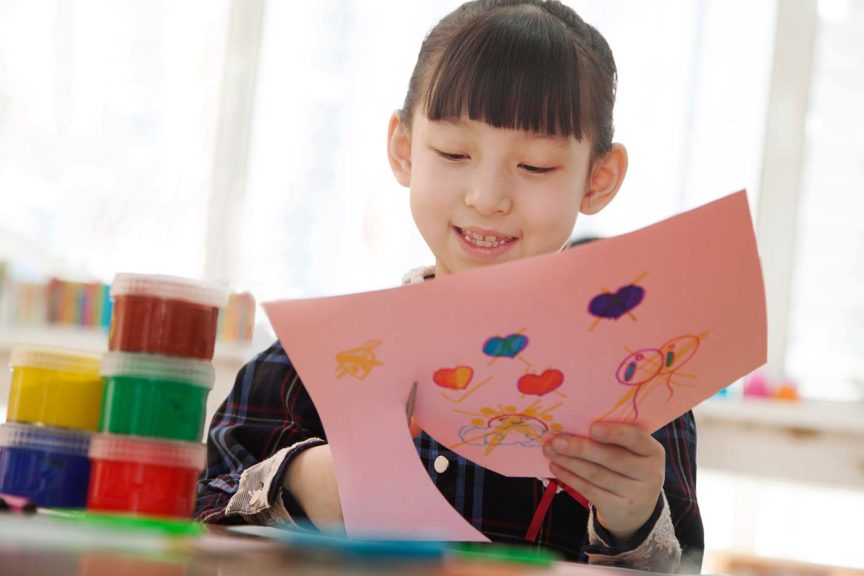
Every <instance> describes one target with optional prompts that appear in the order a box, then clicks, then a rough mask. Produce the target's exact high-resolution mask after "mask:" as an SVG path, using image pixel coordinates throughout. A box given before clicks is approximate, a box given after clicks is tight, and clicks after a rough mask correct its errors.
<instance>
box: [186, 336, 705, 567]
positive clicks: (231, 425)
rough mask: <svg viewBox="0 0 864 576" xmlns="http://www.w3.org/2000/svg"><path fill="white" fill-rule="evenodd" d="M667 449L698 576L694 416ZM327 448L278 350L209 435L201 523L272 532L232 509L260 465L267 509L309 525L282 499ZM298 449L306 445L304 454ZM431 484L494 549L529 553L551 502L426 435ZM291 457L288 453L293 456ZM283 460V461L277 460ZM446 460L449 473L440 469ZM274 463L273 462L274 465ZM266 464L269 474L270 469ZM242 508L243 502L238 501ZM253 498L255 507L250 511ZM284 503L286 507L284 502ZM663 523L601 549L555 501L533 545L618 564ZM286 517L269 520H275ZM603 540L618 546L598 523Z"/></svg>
mask: <svg viewBox="0 0 864 576" xmlns="http://www.w3.org/2000/svg"><path fill="white" fill-rule="evenodd" d="M654 438H656V439H657V440H658V441H659V442H660V443H661V444H662V445H663V447H664V448H665V449H666V479H665V484H664V488H663V491H664V494H665V496H666V501H667V502H668V507H669V512H670V514H671V519H672V524H673V526H674V531H675V537H676V538H677V540H678V543H679V544H680V546H681V549H682V564H681V568H680V569H681V570H682V571H687V572H699V569H700V567H701V563H702V549H703V547H704V537H703V528H702V518H701V516H700V513H699V505H698V503H697V501H696V425H695V422H694V419H693V414H692V413H691V412H688V413H686V414H684V415H683V416H681V417H679V418H678V419H677V420H674V421H673V422H671V423H670V424H668V425H666V426H664V427H663V428H661V429H660V430H658V431H657V432H656V433H655V434H654ZM324 442H326V433H325V431H324V428H323V426H322V424H321V420H320V418H319V417H318V412H317V411H316V409H315V406H314V405H313V403H312V400H311V399H310V397H309V394H308V392H307V391H306V389H305V387H304V386H303V384H302V383H301V382H300V379H299V377H298V375H297V372H296V371H295V369H294V366H293V365H292V364H291V361H290V360H289V359H288V356H287V355H286V354H285V351H284V350H283V348H282V345H281V344H280V343H279V342H276V343H275V344H273V345H272V346H271V347H270V348H268V349H267V350H266V351H264V352H263V353H261V354H259V355H258V356H256V357H255V358H254V359H252V361H250V362H249V363H248V364H246V366H244V367H243V368H242V369H241V370H240V372H239V374H238V375H237V380H236V383H235V385H234V388H233V389H232V390H231V392H230V394H229V395H228V397H227V398H226V399H225V401H224V403H223V404H222V405H221V407H220V408H219V410H218V411H217V412H216V414H215V415H214V417H213V420H212V422H211V424H210V430H209V433H208V435H207V467H206V468H205V470H204V472H203V473H202V475H201V478H200V479H199V482H198V487H197V502H196V510H195V516H196V518H197V519H199V520H202V521H205V522H215V523H222V524H242V523H249V522H259V521H260V522H266V521H268V520H266V519H262V517H260V516H259V517H257V519H256V516H254V515H247V514H243V513H242V510H241V513H239V514H238V513H234V512H236V510H234V511H233V512H232V511H230V510H229V502H230V501H231V500H232V498H234V496H235V495H237V494H238V491H240V490H242V489H243V488H242V486H241V477H242V475H243V472H244V471H246V470H249V469H251V468H253V467H256V465H257V466H258V467H259V468H260V467H262V466H263V467H265V468H266V474H267V475H269V476H270V477H272V478H273V479H274V480H273V481H272V482H270V483H269V484H266V483H265V482H258V481H257V479H256V482H255V484H256V486H267V488H266V494H262V495H254V497H253V498H251V499H252V500H253V501H255V500H258V501H266V502H267V503H268V505H272V504H278V506H277V507H278V508H279V509H280V510H283V511H284V512H286V513H287V517H286V518H285V519H287V518H288V517H290V518H293V519H296V518H303V517H304V514H303V510H302V509H301V507H300V506H299V505H298V503H297V502H296V501H295V500H294V499H293V497H292V496H291V494H289V493H288V492H287V491H285V490H283V489H282V481H281V479H282V475H283V472H284V470H285V467H286V466H287V465H288V463H289V462H290V461H291V460H292V458H293V457H294V456H296V454H297V453H299V451H300V450H301V449H305V448H308V447H310V446H314V445H317V444H322V443H324ZM298 443H301V444H299V445H298ZM415 443H416V446H417V452H418V454H419V456H420V459H421V461H422V462H423V464H424V466H425V467H426V469H427V470H428V472H429V476H430V477H431V478H432V480H433V482H434V483H435V484H436V486H437V487H438V488H439V490H440V491H441V493H442V494H443V495H444V496H445V497H446V498H447V500H448V501H449V502H450V503H451V504H452V506H453V507H454V508H455V509H456V510H457V511H458V512H459V513H460V514H461V515H462V516H463V517H464V518H465V519H466V520H467V521H468V522H470V523H471V524H472V525H474V526H475V527H476V528H477V529H479V530H480V531H482V532H483V533H484V534H486V535H487V536H488V537H489V538H490V539H491V540H493V541H498V542H508V543H522V544H525V543H526V539H525V533H526V531H527V529H528V526H529V524H530V523H531V520H532V518H533V516H534V513H535V511H536V509H537V506H538V504H539V502H540V499H541V497H542V496H543V493H544V484H543V483H542V482H541V481H540V480H538V479H534V478H508V477H505V476H501V475H499V474H496V473H494V472H492V471H490V470H486V469H484V468H482V467H481V466H478V465H476V464H473V463H472V462H470V461H468V460H465V459H464V458H462V457H460V456H458V455H457V454H455V453H454V452H452V451H450V450H448V449H447V448H445V447H444V446H442V445H440V444H438V443H437V442H436V441H435V440H433V439H432V438H431V437H429V436H428V435H426V434H421V435H420V436H419V437H417V438H416V440H415ZM286 449H287V450H286ZM280 450H282V451H283V452H282V453H280V454H278V455H277V454H276V453H277V452H280ZM440 456H443V457H444V458H446V469H445V470H443V471H442V472H439V471H436V466H435V462H436V460H438V461H439V468H442V467H444V466H441V464H440V463H441V462H442V461H441V460H440V459H439V457H440ZM268 459H269V462H267V461H268ZM265 462H267V464H266V465H265V464H262V463H265ZM235 500H236V499H235ZM248 500H249V498H247V499H246V501H248ZM277 501H278V502H277ZM661 503H662V502H661V501H658V506H657V509H656V510H655V513H654V515H653V516H652V517H651V518H650V519H649V520H648V522H647V523H646V524H645V526H644V527H643V528H642V530H640V531H639V532H637V534H636V535H634V536H633V538H631V540H630V541H629V542H626V543H621V544H618V545H607V546H600V547H598V546H596V545H589V543H588V536H587V532H588V522H589V514H588V511H587V510H586V509H585V508H584V507H583V506H582V505H580V504H579V503H578V502H577V501H576V500H574V499H573V498H572V497H570V496H569V495H568V494H566V493H565V492H559V493H558V494H556V495H555V496H554V499H553V501H552V504H551V506H550V507H549V509H548V512H547V513H546V514H545V517H544V518H543V521H542V525H541V526H540V530H539V533H538V534H537V537H536V540H535V542H534V544H533V545H537V546H543V547H546V548H550V549H553V550H556V551H558V552H560V553H562V554H564V556H565V557H566V558H568V559H570V560H577V561H583V562H584V561H586V560H587V559H588V555H589V554H592V553H594V554H603V555H607V556H615V555H616V554H619V553H622V552H626V551H627V550H631V549H633V548H635V547H637V546H639V545H640V543H642V542H643V541H644V540H645V539H646V536H647V535H648V534H649V533H650V531H651V530H652V529H653V527H654V524H655V522H656V521H657V518H658V517H659V515H660V510H661ZM274 518H275V519H276V520H278V519H279V518H278V517H274V516H270V519H271V520H272V519H274ZM593 527H594V530H595V531H596V532H597V533H598V534H599V535H601V536H603V535H606V536H607V537H605V538H604V540H605V541H606V542H612V539H611V538H609V537H608V535H607V534H606V532H605V530H604V529H603V527H602V526H601V525H599V523H597V522H596V520H595V521H594V523H593Z"/></svg>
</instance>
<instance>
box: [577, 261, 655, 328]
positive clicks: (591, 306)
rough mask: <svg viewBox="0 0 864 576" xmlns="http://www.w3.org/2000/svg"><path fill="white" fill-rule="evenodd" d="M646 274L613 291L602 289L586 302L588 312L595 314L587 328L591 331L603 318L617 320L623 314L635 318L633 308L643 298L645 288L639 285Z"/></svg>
mask: <svg viewBox="0 0 864 576" xmlns="http://www.w3.org/2000/svg"><path fill="white" fill-rule="evenodd" d="M647 275H648V273H647V272H645V273H644V274H642V275H641V276H639V277H637V278H636V279H635V280H633V281H632V282H631V283H630V284H627V285H626V286H621V287H620V288H618V290H616V291H615V292H614V293H612V292H611V291H609V290H607V289H606V288H604V289H603V291H602V293H601V294H598V295H597V296H595V297H594V298H592V299H591V302H589V303H588V313H589V314H591V315H592V316H595V317H596V318H597V319H596V320H595V321H594V323H593V324H591V326H590V327H589V328H588V331H589V332H592V331H593V330H594V329H595V328H596V327H597V325H598V324H600V322H602V321H603V320H616V321H617V320H618V319H619V318H621V317H622V316H624V315H625V314H626V315H627V316H629V317H630V318H631V319H632V320H636V316H635V315H634V314H633V310H634V309H635V308H636V307H637V306H639V305H640V304H641V303H642V301H643V300H644V299H645V288H643V287H642V286H639V284H638V283H639V282H641V281H642V279H643V278H645V277H646V276H647Z"/></svg>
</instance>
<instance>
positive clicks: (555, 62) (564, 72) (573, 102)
mask: <svg viewBox="0 0 864 576" xmlns="http://www.w3.org/2000/svg"><path fill="white" fill-rule="evenodd" d="M616 84H617V70H616V67H615V59H614V58H613V56H612V51H611V50H610V49H609V45H608V44H607V43H606V40H605V39H604V38H603V36H601V35H600V33H599V32H598V31H597V30H596V29H595V28H594V27H592V26H590V25H589V24H586V23H585V22H584V21H583V20H582V18H580V17H579V15H577V14H576V13H575V12H574V11H573V10H572V9H570V8H568V7H567V6H564V5H563V4H561V3H560V2H558V1H556V0H545V1H544V0H474V1H472V2H466V3H465V4H463V5H462V6H460V7H459V8H457V9H456V10H454V11H453V12H451V13H450V14H448V15H447V16H445V17H444V18H443V19H442V20H441V21H440V22H439V23H438V25H437V26H435V28H433V29H432V31H431V32H429V34H428V35H427V36H426V39H425V40H424V41H423V45H422V46H421V48H420V54H419V56H418V57H417V64H416V65H415V67H414V72H413V74H412V75H411V81H410V83H409V85H408V94H407V95H406V96H405V103H404V105H403V107H402V111H401V120H402V122H403V123H404V124H405V125H406V126H408V127H409V128H410V126H411V119H412V118H413V114H414V111H415V109H416V108H417V106H418V102H419V101H420V99H421V98H422V99H423V100H422V106H423V109H424V110H425V113H426V116H427V117H428V118H429V119H430V120H445V119H458V118H465V117H467V118H469V119H471V120H478V121H482V122H486V123H488V124H491V125H492V126H496V127H499V128H512V129H520V130H528V131H532V132H539V133H543V134H549V135H554V136H565V137H569V136H573V137H575V138H576V139H578V140H582V138H583V137H584V136H587V137H589V138H590V139H591V141H592V144H593V150H592V156H593V157H595V158H596V157H597V156H599V155H602V154H605V153H606V152H608V151H609V149H610V147H611V145H612V133H613V131H614V128H613V125H612V107H613V106H614V104H615V89H616Z"/></svg>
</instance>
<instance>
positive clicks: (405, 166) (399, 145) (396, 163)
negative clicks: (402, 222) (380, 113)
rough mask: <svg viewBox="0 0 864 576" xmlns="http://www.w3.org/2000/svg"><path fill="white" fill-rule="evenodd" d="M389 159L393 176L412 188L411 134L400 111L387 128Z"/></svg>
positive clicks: (394, 114)
mask: <svg viewBox="0 0 864 576" xmlns="http://www.w3.org/2000/svg"><path fill="white" fill-rule="evenodd" d="M387 159H388V160H390V168H391V169H392V170H393V175H394V176H395V177H396V180H397V181H398V182H399V184H401V185H402V186H405V187H406V188H409V187H410V186H411V133H410V132H409V130H408V127H407V126H405V124H404V123H403V122H402V117H401V115H400V110H396V111H395V112H393V115H392V116H390V125H389V126H388V127H387Z"/></svg>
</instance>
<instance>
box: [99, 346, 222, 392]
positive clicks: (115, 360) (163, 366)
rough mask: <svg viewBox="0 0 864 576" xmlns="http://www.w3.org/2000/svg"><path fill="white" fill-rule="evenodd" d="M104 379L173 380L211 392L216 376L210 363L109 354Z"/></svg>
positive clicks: (143, 355)
mask: <svg viewBox="0 0 864 576" xmlns="http://www.w3.org/2000/svg"><path fill="white" fill-rule="evenodd" d="M102 376H104V377H106V378H114V377H118V376H130V377H133V378H150V379H153V380H172V381H180V382H184V383H187V384H193V385H195V386H200V387H201V388H206V389H207V390H211V389H212V388H213V383H214V382H215V381H216V372H215V370H213V365H212V364H211V363H210V362H205V361H203V360H189V359H186V358H175V357H173V356H161V355H158V354H132V353H127V352H108V353H107V354H105V356H103V357H102Z"/></svg>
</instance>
